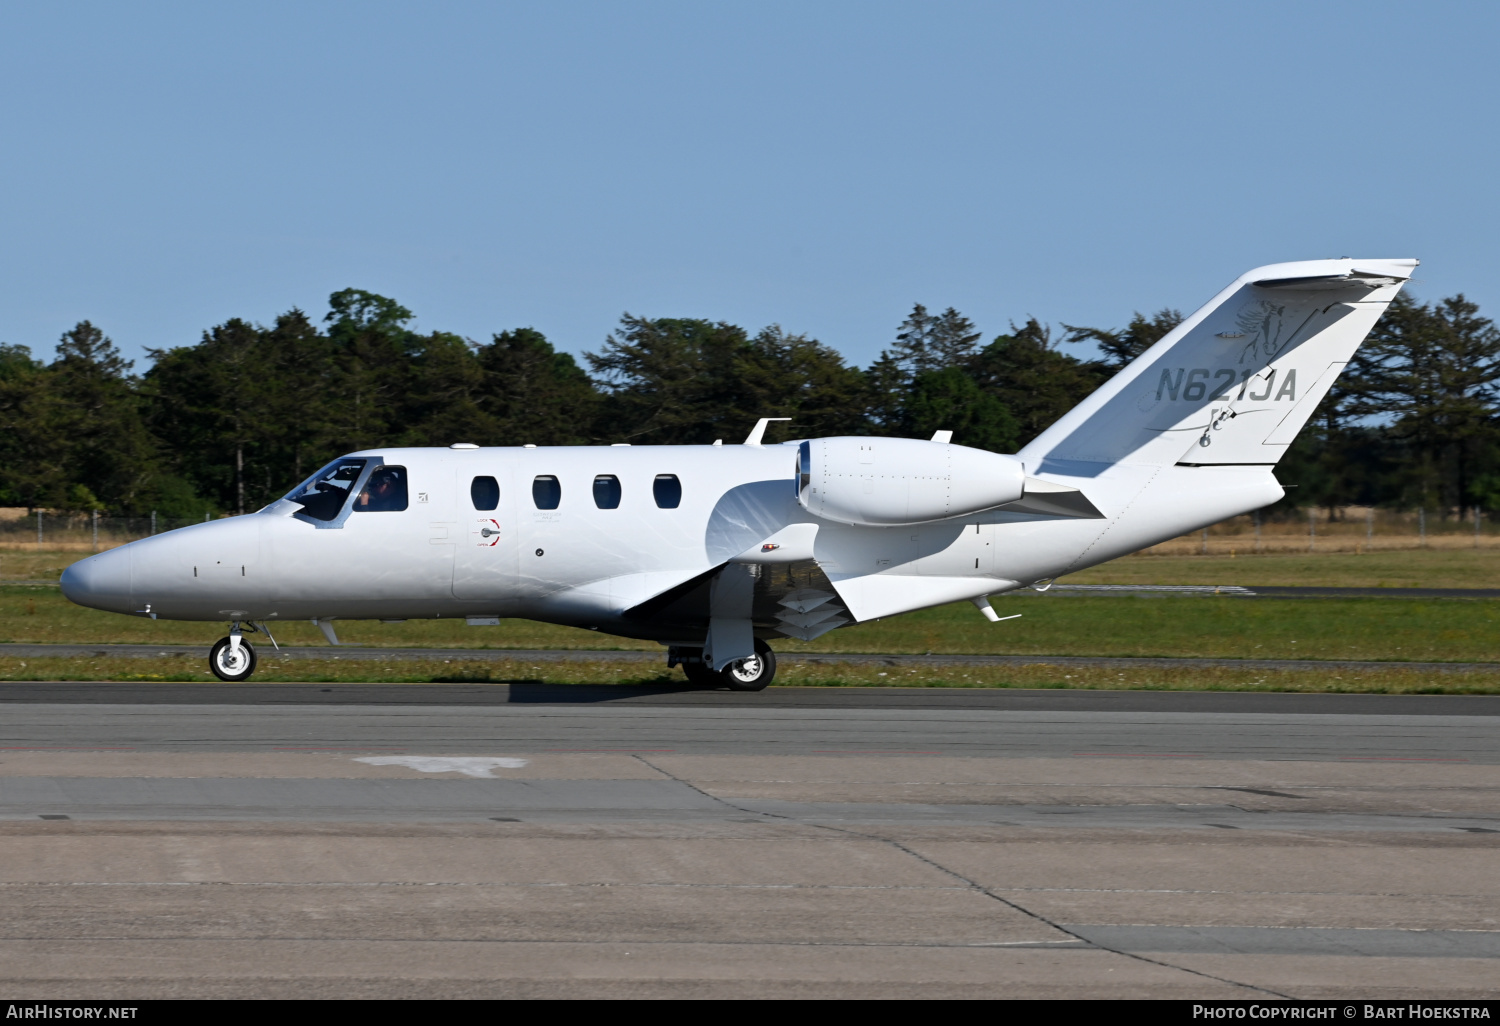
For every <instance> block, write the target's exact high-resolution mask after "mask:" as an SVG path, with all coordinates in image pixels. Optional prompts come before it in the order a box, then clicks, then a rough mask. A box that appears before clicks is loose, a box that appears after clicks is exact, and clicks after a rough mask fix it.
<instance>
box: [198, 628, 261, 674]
mask: <svg viewBox="0 0 1500 1026" xmlns="http://www.w3.org/2000/svg"><path fill="white" fill-rule="evenodd" d="M228 660H229V639H228V638H220V639H219V640H218V641H217V642H215V644H214V647H213V648H211V649H210V650H209V652H208V668H209V670H210V671H211V672H212V673H213V675H214V676H215V677H218V678H219V679H220V680H222V681H228V682H229V683H231V684H234V683H237V682H239V681H242V680H249V679H250V675H251V674H252V673H254V672H255V649H254V648H253V647H252V646H251V645H250V643H249V642H248V641H246V640H245V639H244V638H241V639H240V659H239V665H238V666H236V665H233V664H229V662H228Z"/></svg>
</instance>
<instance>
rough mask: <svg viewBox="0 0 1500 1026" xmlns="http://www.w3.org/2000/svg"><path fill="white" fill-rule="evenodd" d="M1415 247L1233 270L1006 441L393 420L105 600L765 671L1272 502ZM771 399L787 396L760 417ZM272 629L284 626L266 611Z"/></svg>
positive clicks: (237, 635) (86, 587)
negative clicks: (457, 627)
mask: <svg viewBox="0 0 1500 1026" xmlns="http://www.w3.org/2000/svg"><path fill="white" fill-rule="evenodd" d="M1416 266H1417V261H1415V260H1349V259H1340V260H1313V261H1306V262H1301V263H1288V264H1274V265H1271V266H1267V267H1260V268H1256V269H1255V270H1253V271H1250V272H1248V273H1247V274H1244V275H1242V276H1241V277H1239V278H1238V279H1237V280H1235V281H1234V282H1233V283H1232V284H1230V285H1229V287H1228V288H1226V289H1224V290H1223V291H1222V292H1220V293H1219V294H1218V295H1217V296H1215V297H1214V298H1213V299H1212V300H1211V301H1210V302H1209V303H1208V304H1207V305H1206V306H1204V307H1203V308H1202V309H1200V310H1199V311H1197V312H1196V313H1194V314H1193V315H1192V316H1191V317H1189V318H1188V319H1187V320H1185V321H1183V322H1182V324H1180V325H1179V326H1178V327H1177V328H1176V329H1174V330H1173V331H1172V332H1171V333H1170V334H1169V335H1167V336H1166V337H1164V338H1163V339H1162V340H1161V341H1159V342H1157V343H1156V344H1155V345H1154V346H1152V347H1151V348H1150V349H1149V350H1147V351H1146V352H1145V353H1144V354H1142V355H1141V356H1140V357H1138V358H1137V359H1136V360H1135V361H1133V362H1132V363H1131V364H1130V365H1129V366H1127V367H1126V368H1125V369H1124V370H1122V371H1120V373H1119V374H1117V375H1115V377H1114V378H1113V379H1112V380H1110V381H1109V382H1108V383H1107V384H1105V385H1104V386H1103V387H1102V388H1100V389H1099V390H1098V391H1097V392H1095V393H1094V394H1093V395H1091V396H1089V398H1088V399H1086V400H1085V401H1084V402H1082V403H1081V404H1079V405H1078V406H1077V407H1076V408H1075V409H1073V410H1072V411H1070V412H1069V413H1068V414H1066V415H1065V416H1063V417H1062V419H1060V420H1059V421H1058V422H1057V423H1056V424H1053V425H1052V426H1051V427H1050V428H1048V429H1047V430H1046V431H1044V432H1043V433H1042V434H1041V435H1040V436H1038V437H1037V438H1036V439H1035V440H1034V441H1032V442H1031V443H1030V444H1029V445H1027V446H1026V447H1025V448H1024V449H1022V450H1021V451H1020V452H1018V453H1016V454H1015V455H1001V454H998V453H991V452H985V451H982V450H979V449H970V448H966V447H965V446H963V445H957V444H954V443H953V442H952V441H951V432H947V431H939V432H938V433H937V434H936V435H934V436H933V437H932V438H931V439H930V440H921V439H912V438H858V437H840V438H813V439H807V440H801V441H794V442H784V443H782V444H780V445H765V444H762V437H763V434H764V432H765V428H766V424H767V420H762V421H760V422H759V423H758V424H756V426H755V428H754V430H752V431H751V432H750V436H749V437H748V438H746V439H745V441H744V442H743V443H742V444H740V445H720V444H719V443H718V442H715V443H714V444H713V445H662V446H639V447H631V446H620V445H616V446H578V447H566V448H562V447H556V448H554V447H536V446H530V445H527V446H521V447H498V448H480V447H478V446H475V445H471V444H465V443H462V442H460V443H457V444H455V445H452V446H449V447H448V448H446V449H443V448H422V449H412V448H381V449H370V450H366V451H363V452H356V453H351V454H349V455H348V456H344V457H341V458H339V459H336V460H334V461H333V462H332V463H330V464H328V466H326V467H324V468H323V469H321V470H319V471H318V472H317V473H316V474H314V475H313V476H312V477H310V478H308V479H307V480H306V481H305V482H303V483H302V484H300V485H298V486H297V487H296V488H294V489H293V490H292V491H291V492H290V493H288V494H287V496H286V497H285V498H283V499H280V500H278V501H276V502H274V503H272V504H271V505H269V506H267V507H265V508H264V509H262V510H260V511H259V512H257V513H254V514H252V515H249V516H242V517H234V518H232V519H226V520H220V521H217V522H213V523H207V524H202V525H197V526H193V527H187V528H183V529H181V530H177V531H171V532H169V533H167V534H163V535H158V536H156V537H153V538H146V539H143V540H141V541H136V542H132V543H130V544H129V545H125V546H122V547H120V548H117V549H113V550H111V551H108V552H103V553H100V554H98V555H95V556H90V557H89V558H87V559H84V560H82V561H80V562H78V563H75V564H73V565H72V566H70V567H69V568H68V569H67V570H66V571H65V572H64V573H63V576H62V589H63V593H64V594H65V595H66V596H67V597H68V598H69V599H71V600H72V601H74V602H76V603H79V604H80V605H84V606H91V607H93V608H96V609H105V610H110V611H113V612H117V613H126V614H129V615H133V616H149V617H152V618H161V619H171V620H210V621H212V620H227V621H229V623H230V628H229V636H228V637H226V638H223V639H222V640H220V641H219V642H218V643H217V644H215V645H214V646H213V648H212V651H211V653H210V656H209V666H210V668H211V669H212V670H213V672H214V673H215V674H216V675H217V676H218V677H220V678H221V679H223V680H226V681H239V680H244V679H246V678H247V677H249V676H250V674H251V673H252V672H254V670H255V661H256V657H255V650H254V648H253V647H252V646H251V645H250V644H249V642H248V641H247V640H246V638H245V635H244V632H245V631H247V630H248V631H251V632H261V633H265V634H266V635H267V637H270V636H271V635H270V630H271V627H272V626H273V625H274V624H275V623H276V622H278V621H281V620H292V619H303V620H311V621H312V622H313V623H314V624H316V625H317V626H318V627H319V628H320V629H321V630H322V631H323V634H324V635H325V636H326V637H327V639H328V641H329V643H330V644H338V637H337V635H336V633H335V630H334V625H335V623H336V622H337V621H338V620H346V619H378V620H382V621H399V620H406V619H418V618H440V617H452V618H457V617H462V618H465V619H466V620H467V621H468V623H470V624H474V625H495V624H498V623H499V622H500V620H501V618H503V617H525V618H528V619H532V620H541V621H544V622H548V623H556V624H566V625H569V626H574V627H584V628H588V629H591V630H597V631H601V632H603V633H606V634H614V635H619V636H622V637H629V638H645V639H650V640H652V641H657V642H660V643H661V644H663V645H665V646H667V664H668V666H676V665H681V666H682V667H683V669H684V671H685V672H686V674H687V676H688V678H689V679H690V680H692V681H694V682H696V683H699V684H703V685H708V686H718V687H728V688H732V689H735V690H741V691H757V690H760V689H761V688H764V687H765V686H766V685H767V684H769V683H770V682H771V679H772V677H773V676H774V674H775V672H776V660H775V656H774V654H773V653H772V651H771V648H770V646H769V644H768V642H769V641H771V640H774V639H777V638H800V639H803V640H810V639H812V638H816V637H818V636H819V635H821V634H825V633H827V632H828V631H831V630H834V629H835V628H837V627H842V626H844V625H846V624H852V623H861V622H863V621H866V620H873V619H877V618H879V617H883V616H892V615H894V614H897V613H905V612H910V611H911V610H915V609H923V608H926V607H929V606H936V605H940V604H943V603H947V602H955V601H963V600H968V601H972V602H973V603H974V604H975V605H976V606H977V607H978V609H979V612H980V613H982V614H983V615H985V616H986V617H988V618H989V619H991V620H998V619H999V617H998V615H997V614H996V613H995V611H994V610H993V609H992V608H991V606H990V604H989V601H988V597H989V596H991V595H997V594H1001V593H1004V592H1007V591H1012V590H1015V589H1017V588H1022V587H1026V586H1029V585H1038V584H1043V582H1047V581H1050V580H1052V579H1053V578H1056V577H1059V576H1061V575H1063V574H1067V573H1071V572H1073V571H1075V570H1080V569H1082V568H1084V567H1087V566H1092V565H1094V564H1097V563H1103V562H1105V561H1106V560H1110V559H1114V558H1115V557H1117V556H1121V555H1124V554H1126V553H1129V552H1135V551H1137V550H1139V549H1142V548H1145V547H1147V546H1149V545H1153V544H1155V543H1157V542H1160V541H1164V540H1166V539H1168V538H1172V537H1175V536H1177V535H1180V534H1183V533H1185V532H1188V531H1191V530H1195V529H1197V528H1201V527H1204V526H1207V525H1209V524H1212V523H1215V522H1217V521H1220V520H1223V519H1225V518H1227V517H1231V516H1235V515H1237V514H1241V513H1247V512H1249V511H1251V510H1255V509H1259V508H1261V507H1263V506H1266V505H1268V504H1270V503H1272V502H1275V501H1276V500H1277V499H1279V498H1281V496H1282V494H1283V490H1282V487H1281V485H1279V484H1278V483H1277V481H1276V478H1275V476H1274V475H1273V473H1272V470H1273V468H1274V467H1275V465H1276V463H1277V461H1278V460H1279V459H1280V458H1281V457H1282V455H1283V454H1284V453H1285V452H1286V450H1287V447H1288V446H1290V445H1291V443H1292V440H1293V439H1294V438H1295V437H1296V435H1297V432H1298V431H1299V430H1301V428H1302V426H1303V425H1304V424H1305V423H1306V422H1307V420H1308V418H1309V417H1310V416H1311V415H1312V412H1313V409H1314V408H1315V407H1316V406H1317V405H1318V401H1319V400H1320V399H1322V398H1323V396H1324V395H1326V394H1327V392H1328V390H1329V388H1330V387H1331V386H1332V385H1333V382H1334V379H1335V378H1337V377H1338V375H1339V373H1340V372H1341V371H1342V370H1343V368H1344V366H1345V364H1346V363H1347V362H1348V361H1349V359H1350V358H1351V357H1352V356H1353V354H1354V351H1355V350H1356V349H1357V348H1358V347H1359V345H1360V343H1361V342H1362V341H1363V340H1364V338H1365V336H1366V335H1367V334H1368V333H1369V331H1370V329H1371V328H1372V327H1373V326H1374V324H1375V321H1376V319H1377V318H1379V316H1380V315H1381V313H1382V312H1384V310H1385V308H1386V306H1387V305H1388V304H1389V303H1390V302H1391V300H1392V299H1394V298H1395V296H1396V293H1397V292H1398V291H1399V290H1400V288H1401V286H1402V284H1403V283H1404V282H1406V281H1407V280H1408V279H1409V278H1410V276H1411V274H1412V271H1413V269H1414V268H1415V267H1416ZM769 419H774V418H768V420H769ZM273 640H274V639H273Z"/></svg>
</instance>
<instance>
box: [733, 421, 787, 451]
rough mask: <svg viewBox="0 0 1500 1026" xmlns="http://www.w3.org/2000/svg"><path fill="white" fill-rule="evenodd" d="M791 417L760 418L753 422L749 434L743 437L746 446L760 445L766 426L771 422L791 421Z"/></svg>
mask: <svg viewBox="0 0 1500 1026" xmlns="http://www.w3.org/2000/svg"><path fill="white" fill-rule="evenodd" d="M791 419H792V418H791V417H762V418H760V420H757V421H756V422H755V426H754V427H753V428H751V429H750V433H749V434H748V435H746V436H745V444H746V445H760V440H761V439H762V438H764V437H765V436H766V425H767V424H769V423H771V421H773V420H791Z"/></svg>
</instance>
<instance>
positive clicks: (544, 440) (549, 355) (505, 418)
mask: <svg viewBox="0 0 1500 1026" xmlns="http://www.w3.org/2000/svg"><path fill="white" fill-rule="evenodd" d="M476 358H477V361H478V364H479V367H480V370H481V371H482V373H483V375H484V381H483V384H482V386H481V388H480V390H479V406H480V411H481V416H482V421H481V423H482V425H483V426H482V427H480V428H476V429H475V430H476V437H475V440H476V441H481V442H484V443H487V444H490V445H524V444H527V443H530V444H532V445H580V444H584V443H586V442H588V441H589V440H590V438H591V435H592V433H593V427H594V421H595V419H596V418H597V416H598V406H599V393H598V392H597V391H596V390H595V388H594V384H593V382H592V381H590V380H589V376H588V375H587V374H585V373H584V371H583V368H582V367H579V366H578V364H577V362H576V361H574V359H573V357H572V356H571V355H570V354H568V353H559V352H557V351H556V350H555V349H553V348H552V343H551V342H548V341H547V337H546V336H545V335H543V334H542V333H541V332H540V331H537V330H536V329H535V328H517V329H515V330H514V331H502V332H500V333H499V334H497V335H494V336H493V337H492V339H491V342H490V344H489V345H487V346H481V347H480V349H479V352H478V354H477V357H476ZM481 436H482V437H481Z"/></svg>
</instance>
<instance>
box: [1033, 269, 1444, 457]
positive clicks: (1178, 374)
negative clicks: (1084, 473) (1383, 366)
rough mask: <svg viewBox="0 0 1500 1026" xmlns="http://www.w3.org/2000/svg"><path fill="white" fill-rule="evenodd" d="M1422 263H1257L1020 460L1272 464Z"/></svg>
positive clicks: (1037, 441) (1040, 438)
mask: <svg viewBox="0 0 1500 1026" xmlns="http://www.w3.org/2000/svg"><path fill="white" fill-rule="evenodd" d="M1416 266H1417V261H1415V260H1347V259H1345V260H1308V261H1302V262H1299V263H1289V264H1271V265H1268V266H1266V267H1257V268H1256V269H1255V270H1253V271H1249V272H1247V273H1245V274H1243V275H1241V276H1240V277H1239V278H1238V279H1236V280H1235V282H1234V283H1233V284H1231V285H1230V286H1229V287H1228V288H1226V289H1225V290H1224V291H1222V292H1220V293H1219V294H1218V295H1217V296H1215V297H1214V298H1213V300H1212V301H1210V302H1209V303H1208V305H1206V306H1204V307H1203V308H1202V309H1200V310H1199V311H1198V312H1196V313H1195V314H1193V315H1192V316H1191V317H1189V318H1188V319H1187V320H1185V321H1183V322H1182V323H1181V324H1180V325H1178V326H1177V328H1175V329H1174V330H1173V331H1172V332H1171V333H1170V334H1168V335H1167V336H1166V337H1164V338H1163V339H1161V341H1159V342H1157V343H1156V344H1155V345H1154V346H1152V347H1151V348H1150V349H1148V350H1147V351H1146V352H1144V353H1142V354H1141V355H1140V356H1138V357H1137V358H1136V359H1135V360H1133V361H1132V362H1131V363H1130V364H1129V365H1128V366H1127V367H1126V368H1125V369H1124V370H1122V371H1120V373H1119V374H1117V375H1115V377H1114V378H1112V379H1111V380H1110V381H1109V382H1108V383H1107V384H1105V385H1104V386H1103V387H1102V388H1100V389H1099V390H1098V391H1097V392H1095V393H1094V394H1093V395H1091V396H1089V397H1088V398H1087V399H1085V400H1084V401H1083V402H1082V403H1080V404H1079V405H1078V406H1077V407H1075V408H1074V409H1072V410H1070V411H1069V412H1068V413H1066V414H1065V415H1064V416H1063V417H1062V418H1061V419H1060V420H1058V422H1057V423H1056V424H1053V425H1052V426H1051V427H1050V428H1048V429H1047V430H1046V431H1044V432H1042V433H1041V434H1040V435H1038V436H1037V437H1036V438H1035V439H1034V440H1033V441H1032V442H1031V443H1030V444H1029V445H1027V446H1026V447H1025V448H1024V449H1022V450H1021V452H1020V454H1019V455H1020V456H1021V458H1022V459H1023V460H1025V461H1026V464H1027V469H1028V470H1032V469H1033V468H1036V469H1045V468H1044V467H1042V464H1043V462H1044V461H1045V462H1052V461H1068V462H1073V461H1081V462H1088V463H1106V464H1114V463H1132V464H1141V465H1146V466H1170V465H1173V464H1179V463H1180V464H1189V465H1195V466H1209V465H1216V466H1224V465H1259V466H1270V465H1274V464H1275V463H1276V462H1277V461H1278V460H1280V459H1281V457H1282V455H1283V454H1284V453H1285V452H1286V450H1287V447H1288V446H1290V445H1291V444H1292V440H1293V439H1294V438H1296V437H1297V432H1299V431H1301V430H1302V427H1303V425H1304V424H1306V423H1307V421H1308V418H1309V417H1311V416H1312V413H1313V410H1314V409H1315V408H1316V407H1317V405H1318V402H1319V401H1320V400H1321V399H1322V398H1323V396H1325V395H1327V394H1328V390H1329V389H1330V388H1332V387H1333V382H1334V379H1335V378H1337V377H1338V376H1339V374H1340V373H1341V372H1342V371H1343V369H1344V366H1345V365H1346V364H1347V363H1348V362H1349V360H1350V358H1352V357H1353V355H1354V351H1355V350H1356V349H1358V348H1359V345H1360V343H1361V342H1363V341H1364V340H1365V336H1366V335H1368V334H1369V332H1370V329H1371V328H1373V327H1374V326H1375V322H1376V320H1378V319H1379V317H1380V315H1381V314H1382V313H1384V312H1385V308H1386V307H1387V306H1388V305H1390V302H1391V300H1393V299H1395V298H1396V293H1398V292H1399V291H1401V286H1402V285H1403V284H1404V283H1405V282H1406V281H1407V280H1408V279H1409V278H1410V277H1411V273H1412V270H1413V269H1414V268H1415V267H1416ZM1072 472H1073V473H1079V470H1078V469H1074V470H1073V471H1072Z"/></svg>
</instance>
